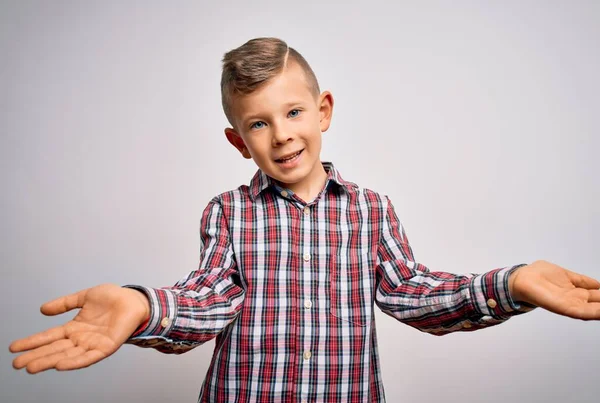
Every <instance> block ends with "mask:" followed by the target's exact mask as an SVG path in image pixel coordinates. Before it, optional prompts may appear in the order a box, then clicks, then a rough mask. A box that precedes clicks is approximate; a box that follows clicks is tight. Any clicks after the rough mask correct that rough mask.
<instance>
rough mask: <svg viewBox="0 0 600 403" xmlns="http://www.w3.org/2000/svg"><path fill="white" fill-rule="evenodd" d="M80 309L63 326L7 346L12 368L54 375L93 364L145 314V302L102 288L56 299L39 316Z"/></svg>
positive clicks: (118, 343)
mask: <svg viewBox="0 0 600 403" xmlns="http://www.w3.org/2000/svg"><path fill="white" fill-rule="evenodd" d="M75 308H81V310H80V311H79V312H78V314H77V316H75V317H74V318H73V320H70V321H69V322H67V323H65V324H64V325H61V326H57V327H54V328H52V329H48V330H46V331H44V332H41V333H37V334H34V335H31V336H29V337H26V338H24V339H21V340H16V341H14V342H13V343H11V345H10V347H9V349H10V351H11V352H13V353H18V352H23V351H27V352H26V353H24V354H21V355H20V356H18V357H17V358H15V359H14V360H13V367H15V369H21V368H23V367H27V372H29V373H32V374H35V373H38V372H40V371H45V370H47V369H50V368H56V369H57V370H59V371H64V370H72V369H79V368H84V367H87V366H90V365H92V364H95V363H96V362H98V361H100V360H103V359H104V358H106V357H108V356H110V355H111V354H113V353H114V352H115V351H117V350H118V349H119V347H121V345H122V344H123V343H124V342H125V341H126V340H127V339H128V338H129V337H130V336H131V334H132V333H133V332H134V331H135V330H136V329H137V328H138V327H139V326H140V325H141V324H142V323H144V321H145V320H146V319H147V318H148V317H149V315H150V303H149V302H148V298H147V297H146V296H145V295H144V294H143V293H141V292H140V291H137V290H133V289H130V288H123V287H119V286H117V285H114V284H103V285H99V286H96V287H93V288H89V289H87V290H82V291H79V292H77V293H75V294H71V295H67V296H64V297H60V298H57V299H55V300H53V301H50V302H47V303H45V304H44V305H42V307H41V311H42V313H43V314H44V315H57V314H61V313H64V312H67V311H70V310H72V309H75Z"/></svg>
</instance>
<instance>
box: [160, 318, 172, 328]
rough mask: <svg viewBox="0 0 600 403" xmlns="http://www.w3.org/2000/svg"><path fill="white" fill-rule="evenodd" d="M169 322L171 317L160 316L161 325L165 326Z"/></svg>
mask: <svg viewBox="0 0 600 403" xmlns="http://www.w3.org/2000/svg"><path fill="white" fill-rule="evenodd" d="M170 324H171V319H169V318H166V317H165V318H162V320H161V321H160V325H161V326H162V327H167V326H169V325H170Z"/></svg>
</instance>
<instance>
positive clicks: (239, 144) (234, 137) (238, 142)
mask: <svg viewBox="0 0 600 403" xmlns="http://www.w3.org/2000/svg"><path fill="white" fill-rule="evenodd" d="M225 136H227V140H229V142H230V143H231V145H232V146H234V147H235V148H237V149H238V151H239V152H240V153H241V154H242V156H243V157H244V158H246V159H250V158H252V156H251V155H250V152H249V151H248V148H247V147H246V144H245V143H244V140H242V136H240V135H239V134H238V132H236V131H235V130H233V129H232V128H230V127H228V128H226V129H225Z"/></svg>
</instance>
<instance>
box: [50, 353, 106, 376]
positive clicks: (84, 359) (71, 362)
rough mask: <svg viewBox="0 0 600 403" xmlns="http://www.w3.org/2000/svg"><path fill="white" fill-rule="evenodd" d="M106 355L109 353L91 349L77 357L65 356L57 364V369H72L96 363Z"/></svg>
mask: <svg viewBox="0 0 600 403" xmlns="http://www.w3.org/2000/svg"><path fill="white" fill-rule="evenodd" d="M106 357H107V355H106V354H104V353H103V352H101V351H100V350H89V351H86V352H85V353H84V354H82V355H79V356H77V357H71V358H65V359H64V360H60V361H59V362H58V363H57V364H56V370H57V371H70V370H73V369H80V368H85V367H89V366H90V365H92V364H95V363H97V362H98V361H100V360H103V359H104V358H106Z"/></svg>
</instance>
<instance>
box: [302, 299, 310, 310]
mask: <svg viewBox="0 0 600 403" xmlns="http://www.w3.org/2000/svg"><path fill="white" fill-rule="evenodd" d="M304 307H305V308H306V309H310V308H312V301H311V300H309V299H307V300H305V301H304Z"/></svg>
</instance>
